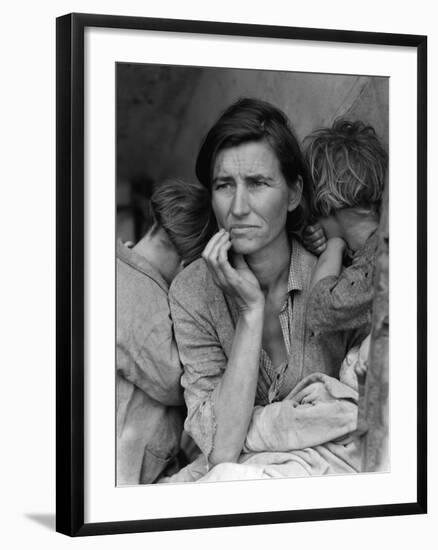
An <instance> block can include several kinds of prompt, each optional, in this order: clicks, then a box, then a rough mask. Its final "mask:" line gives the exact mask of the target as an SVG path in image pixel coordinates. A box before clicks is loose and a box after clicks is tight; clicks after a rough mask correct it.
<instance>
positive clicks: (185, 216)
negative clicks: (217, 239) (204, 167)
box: [150, 179, 216, 265]
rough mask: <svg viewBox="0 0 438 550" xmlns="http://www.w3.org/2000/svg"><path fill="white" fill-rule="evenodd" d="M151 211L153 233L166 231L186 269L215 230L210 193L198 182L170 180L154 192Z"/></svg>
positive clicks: (199, 253)
mask: <svg viewBox="0 0 438 550" xmlns="http://www.w3.org/2000/svg"><path fill="white" fill-rule="evenodd" d="M150 207H151V213H152V218H153V220H154V225H153V226H152V229H151V232H152V233H154V232H155V231H156V229H158V228H159V227H160V228H162V229H164V231H165V232H166V235H167V236H168V238H169V241H170V242H171V243H172V245H173V246H174V247H175V249H176V251H177V252H178V254H179V255H180V256H181V259H182V260H183V262H184V264H185V265H188V264H189V263H191V262H192V261H193V260H196V259H197V258H198V257H200V255H201V253H202V250H203V249H204V247H205V245H206V244H207V242H208V240H209V238H210V237H211V235H212V234H213V233H214V230H215V227H216V222H215V220H214V215H213V212H212V209H211V204H210V195H209V193H208V192H207V190H206V189H205V188H204V187H203V186H202V185H200V184H199V183H197V182H187V181H183V180H179V179H168V180H165V181H163V182H162V183H160V184H159V185H158V186H156V188H155V189H154V192H153V193H152V196H151V202H150Z"/></svg>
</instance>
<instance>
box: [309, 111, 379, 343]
mask: <svg viewBox="0 0 438 550" xmlns="http://www.w3.org/2000/svg"><path fill="white" fill-rule="evenodd" d="M306 157H307V161H308V165H309V168H310V171H311V175H312V179H313V198H312V200H313V204H312V210H313V212H314V214H315V218H316V219H317V222H316V223H315V224H313V225H311V226H309V227H308V228H307V229H306V231H305V235H304V240H305V242H306V244H307V246H308V247H309V249H311V250H312V251H314V252H315V253H316V254H320V256H319V258H318V261H317V264H316V267H315V269H314V273H313V277H312V280H311V283H310V285H311V292H310V297H309V302H308V306H307V325H308V326H309V328H311V329H312V330H313V331H314V332H315V333H318V332H328V331H338V330H349V329H351V330H355V331H357V332H358V333H359V334H360V336H361V338H359V339H358V341H359V342H360V340H361V339H364V338H365V337H366V336H367V335H368V334H369V332H370V330H371V313H372V303H373V297H374V271H375V263H376V253H377V245H378V235H377V228H378V225H379V218H380V207H381V203H382V197H383V191H384V185H385V174H386V168H387V154H386V152H385V150H384V148H383V146H382V144H381V143H380V141H379V139H378V137H377V135H376V132H375V131H374V129H373V128H372V127H371V126H369V125H365V124H364V123H363V122H360V121H356V122H350V121H347V120H337V121H335V122H334V124H333V126H332V127H331V128H323V129H320V130H317V131H315V132H313V133H312V134H311V135H310V136H309V137H308V138H306Z"/></svg>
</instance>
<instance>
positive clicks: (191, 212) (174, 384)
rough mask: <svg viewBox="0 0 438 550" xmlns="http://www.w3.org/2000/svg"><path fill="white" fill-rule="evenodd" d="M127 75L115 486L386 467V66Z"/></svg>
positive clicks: (119, 93) (166, 68)
mask: <svg viewBox="0 0 438 550" xmlns="http://www.w3.org/2000/svg"><path fill="white" fill-rule="evenodd" d="M115 85H116V143H115V147H116V180H117V181H116V200H115V202H116V238H115V241H116V242H115V246H116V368H115V373H114V374H115V377H116V385H115V387H116V395H115V400H116V441H115V442H114V449H115V453H116V472H115V474H116V479H115V483H116V485H117V487H120V488H123V487H126V486H136V485H143V484H182V483H192V482H201V483H202V482H205V483H207V482H232V481H241V480H263V479H281V478H306V477H314V476H327V475H332V476H333V475H338V476H340V475H343V476H345V475H348V476H355V475H358V474H361V475H378V474H379V473H381V472H390V471H391V456H390V451H389V445H388V438H389V433H390V429H391V425H390V418H389V390H390V385H391V379H390V376H389V366H388V350H389V291H390V289H389V282H388V281H389V277H388V266H389V260H390V239H389V237H390V235H389V229H388V209H389V206H388V205H389V201H391V200H392V196H391V197H390V196H389V191H388V171H389V170H388V166H389V156H390V150H389V111H390V104H389V78H388V77H387V76H384V75H382V76H380V75H372V76H369V75H366V74H357V75H353V74H331V73H313V72H292V71H273V70H255V69H244V68H242V69H240V68H218V67H194V66H182V65H159V64H142V63H127V62H118V63H117V64H116V69H115Z"/></svg>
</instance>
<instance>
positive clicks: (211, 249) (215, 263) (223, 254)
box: [202, 230, 231, 290]
mask: <svg viewBox="0 0 438 550" xmlns="http://www.w3.org/2000/svg"><path fill="white" fill-rule="evenodd" d="M230 248H231V242H230V238H229V235H228V233H226V232H225V231H224V230H221V231H219V232H218V233H216V235H214V236H213V237H212V238H211V239H210V241H209V243H208V244H207V246H206V247H205V249H204V252H203V254H202V256H203V258H204V260H205V261H206V262H207V265H208V267H209V269H210V271H211V273H212V275H213V278H214V280H215V282H216V283H217V284H219V286H221V287H222V288H223V289H224V290H225V289H226V288H227V286H228V285H227V280H226V277H225V276H224V271H223V268H222V267H221V266H222V265H223V264H225V262H227V252H228V250H229V249H230ZM229 267H230V268H231V266H229Z"/></svg>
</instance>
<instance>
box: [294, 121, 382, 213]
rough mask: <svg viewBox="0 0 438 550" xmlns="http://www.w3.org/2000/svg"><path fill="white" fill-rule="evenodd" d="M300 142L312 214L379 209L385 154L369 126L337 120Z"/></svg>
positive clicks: (359, 122) (378, 210) (375, 210)
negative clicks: (310, 182) (309, 182)
mask: <svg viewBox="0 0 438 550" xmlns="http://www.w3.org/2000/svg"><path fill="white" fill-rule="evenodd" d="M304 143H305V154H306V160H307V163H308V166H309V169H310V173H311V176H312V180H313V193H312V213H314V214H315V216H329V215H331V214H332V213H333V212H334V211H335V210H339V209H341V208H352V207H353V208H365V209H368V210H372V211H374V212H376V213H379V212H380V205H381V202H382V197H383V190H384V185H385V174H386V168H387V162H388V156H387V153H386V151H385V149H384V148H383V145H382V144H381V142H380V140H379V138H378V137H377V135H376V132H375V130H374V128H373V127H372V126H370V125H366V124H364V123H363V122H361V121H354V122H352V121H349V120H345V119H337V120H335V122H334V123H333V126H332V127H331V128H321V129H319V130H316V131H314V132H312V133H311V134H310V135H309V136H308V137H307V138H306V139H305V140H304Z"/></svg>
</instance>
